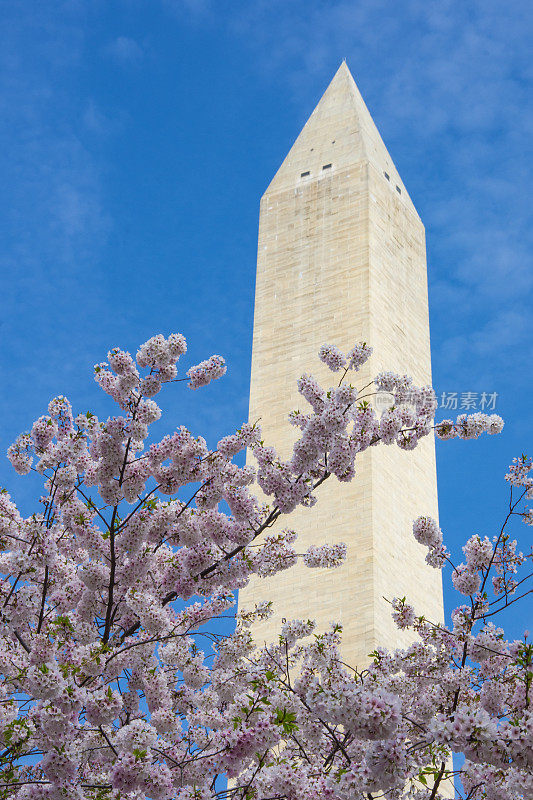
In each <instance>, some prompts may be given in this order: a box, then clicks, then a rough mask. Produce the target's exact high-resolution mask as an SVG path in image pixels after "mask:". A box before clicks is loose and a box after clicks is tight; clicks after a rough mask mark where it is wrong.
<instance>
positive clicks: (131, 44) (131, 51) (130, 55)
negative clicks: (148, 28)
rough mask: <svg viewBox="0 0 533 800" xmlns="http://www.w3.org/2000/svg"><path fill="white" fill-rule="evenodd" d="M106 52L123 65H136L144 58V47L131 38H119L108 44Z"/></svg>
mask: <svg viewBox="0 0 533 800" xmlns="http://www.w3.org/2000/svg"><path fill="white" fill-rule="evenodd" d="M106 52H107V53H108V54H109V55H110V56H112V57H113V58H114V59H116V60H117V61H119V62H120V63H122V64H136V63H138V62H139V61H141V59H142V58H143V56H144V51H143V49H142V47H141V46H140V45H139V44H138V43H137V42H136V41H135V39H132V38H130V37H129V36H118V37H117V38H116V39H114V40H113V41H112V42H110V43H109V44H108V46H107V48H106Z"/></svg>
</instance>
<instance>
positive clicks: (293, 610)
mask: <svg viewBox="0 0 533 800" xmlns="http://www.w3.org/2000/svg"><path fill="white" fill-rule="evenodd" d="M363 341H364V342H367V343H368V344H369V345H371V346H372V347H373V348H374V355H373V356H372V357H371V359H370V360H369V361H368V362H367V364H365V366H364V367H363V369H362V370H361V372H359V373H357V376H356V377H357V384H356V385H357V387H358V388H360V387H362V386H364V385H365V384H367V383H369V381H370V380H371V378H372V377H373V376H374V375H375V374H376V373H378V372H380V371H382V370H384V369H387V370H392V371H394V372H397V373H408V374H409V375H411V376H412V378H413V380H414V382H415V383H416V384H417V385H423V384H428V383H431V362H430V346H429V320H428V299H427V275H426V250H425V236H424V226H423V224H422V222H421V220H420V218H419V216H418V213H417V211H416V209H415V207H414V205H413V202H412V201H411V198H410V197H409V194H408V192H407V189H406V188H405V186H404V184H403V182H402V180H401V178H400V176H399V174H398V171H397V169H396V167H395V166H394V163H393V161H392V159H391V157H390V155H389V153H388V151H387V149H386V147H385V145H384V144H383V141H382V139H381V137H380V135H379V133H378V130H377V128H376V126H375V124H374V122H373V120H372V117H371V116H370V113H369V111H368V109H367V107H366V105H365V103H364V101H363V99H362V97H361V95H360V93H359V90H358V88H357V86H356V84H355V82H354V79H353V78H352V75H351V74H350V71H349V69H348V67H347V65H346V63H344V62H343V63H342V64H341V66H340V67H339V69H338V71H337V73H336V75H335V76H334V78H333V80H332V81H331V83H330V85H329V87H328V88H327V90H326V92H325V94H324V95H323V96H322V98H321V100H320V102H319V103H318V105H317V107H316V108H315V110H314V111H313V113H312V114H311V116H310V118H309V120H308V121H307V123H306V124H305V126H304V128H303V130H302V131H301V133H300V135H299V136H298V138H297V139H296V141H295V143H294V145H293V146H292V148H291V149H290V151H289V153H288V155H287V157H286V158H285V160H284V161H283V163H282V165H281V166H280V168H279V169H278V171H277V173H276V175H275V176H274V178H273V180H272V182H271V183H270V185H269V187H268V188H267V190H266V192H265V194H264V195H263V198H262V200H261V209H260V217H259V246H258V258H257V283H256V294H255V317H254V334H253V353H252V375H251V390H250V416H249V418H250V421H252V422H253V421H256V420H258V419H260V422H261V426H262V429H263V438H264V440H265V442H266V443H267V444H273V445H274V446H275V447H276V448H277V449H278V452H279V453H280V455H281V457H282V458H288V457H289V455H290V453H291V450H292V445H293V443H294V440H295V437H296V432H295V431H294V429H293V428H292V427H291V426H290V424H289V422H288V420H287V415H288V412H289V411H290V410H291V409H295V408H300V410H303V411H305V413H307V409H306V408H305V401H304V400H303V399H302V398H301V396H300V395H299V394H298V392H297V388H296V381H297V379H298V377H299V376H300V375H301V374H302V373H304V372H310V373H312V374H314V375H316V377H317V378H318V379H319V380H320V381H321V383H322V385H324V386H326V387H327V386H330V385H332V383H333V380H332V378H333V376H332V373H331V372H329V370H328V369H327V368H326V367H325V366H324V365H323V364H322V363H320V362H319V360H318V356H317V354H318V350H319V348H320V346H321V345H322V344H323V343H328V344H336V345H338V346H339V347H340V348H341V350H343V351H345V352H347V351H348V350H349V349H350V348H351V347H352V346H353V345H354V344H355V343H356V342H363ZM352 380H354V379H352ZM317 496H318V502H317V504H316V505H315V506H314V507H313V508H311V509H306V508H299V509H298V510H297V511H295V512H294V513H293V514H292V515H291V516H290V517H288V518H287V520H286V523H285V526H286V527H290V528H291V529H294V530H295V531H296V532H297V533H298V536H299V538H298V543H297V549H298V552H303V551H304V550H306V549H307V547H308V546H309V545H310V544H320V543H323V542H329V543H332V542H341V541H343V542H346V544H347V546H348V557H347V560H346V562H345V564H344V565H343V566H342V567H341V568H339V569H336V570H331V569H330V570H319V569H308V568H306V567H304V566H300V565H298V566H296V567H294V568H292V569H290V570H287V571H286V572H282V573H278V574H277V575H276V576H275V577H274V578H273V579H272V580H270V579H259V578H257V579H254V581H253V582H252V583H251V584H250V585H249V586H248V587H247V588H246V589H244V590H242V591H241V593H240V600H239V602H240V605H241V606H242V607H245V608H251V607H253V604H254V603H255V602H260V601H263V600H265V599H271V600H273V601H274V603H275V606H274V607H275V614H274V616H273V617H272V618H271V619H270V620H268V621H267V622H265V623H262V624H261V625H257V626H256V628H255V630H254V633H255V636H256V639H257V640H258V641H259V643H261V642H262V641H263V640H267V641H269V640H273V639H274V638H275V637H276V636H277V634H278V633H279V630H280V626H281V617H286V618H288V619H293V618H303V619H309V618H310V619H315V620H316V621H317V629H318V630H319V631H320V630H325V629H326V628H328V627H329V624H330V622H331V621H339V622H340V623H342V625H343V629H344V633H343V642H344V644H343V651H344V653H343V654H344V657H345V659H346V660H347V661H348V662H349V663H350V664H351V665H352V666H355V665H358V666H364V664H365V663H367V662H368V654H369V653H370V652H371V651H373V650H374V649H375V648H376V647H377V646H387V647H395V646H401V645H402V644H406V643H407V641H409V640H408V639H407V638H403V637H404V634H403V633H401V632H399V631H398V630H397V629H396V627H395V625H394V622H393V620H392V618H391V607H390V605H389V604H388V603H387V601H386V599H384V598H388V599H389V600H392V598H393V597H403V596H406V597H407V599H408V601H410V602H411V603H412V604H413V605H414V606H415V609H416V611H417V613H420V614H425V615H426V616H427V617H428V618H429V619H431V620H433V621H435V622H438V621H440V620H441V619H442V614H443V610H442V585H441V577H440V572H439V571H438V570H434V569H432V568H431V567H428V566H427V565H426V564H425V561H424V557H425V553H426V550H425V548H424V547H422V546H421V545H419V544H418V543H417V542H416V541H415V540H414V538H413V536H412V532H411V530H412V522H413V519H415V518H416V517H417V516H419V515H421V514H428V515H431V516H433V517H434V518H435V519H437V518H438V513H437V481H436V470H435V448H434V440H433V437H430V436H428V437H426V438H425V439H423V440H422V442H421V443H420V444H419V445H418V447H417V448H416V449H415V450H414V451H413V452H410V453H406V452H404V451H402V450H401V449H400V448H398V447H397V446H396V445H390V446H383V445H381V446H379V447H376V448H369V449H368V450H367V451H365V452H364V453H363V454H362V456H359V457H358V458H357V459H356V475H355V478H354V479H353V480H352V481H351V482H350V483H339V482H338V481H337V480H336V479H335V478H333V477H332V478H330V479H329V481H328V482H327V484H326V485H324V486H323V487H321V488H320V489H319V490H318V491H317ZM278 524H281V525H283V518H282V519H281V520H280V523H278Z"/></svg>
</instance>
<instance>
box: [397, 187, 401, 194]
mask: <svg viewBox="0 0 533 800" xmlns="http://www.w3.org/2000/svg"><path fill="white" fill-rule="evenodd" d="M396 191H397V192H398V194H401V193H402V190H401V189H400V187H399V186H397V187H396Z"/></svg>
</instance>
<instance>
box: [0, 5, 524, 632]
mask: <svg viewBox="0 0 533 800" xmlns="http://www.w3.org/2000/svg"><path fill="white" fill-rule="evenodd" d="M0 17H1V25H0V29H1V33H0V37H1V39H2V41H1V47H0V66H1V69H0V73H1V75H2V78H1V85H0V104H1V111H2V113H1V119H2V123H1V129H0V165H1V166H0V169H1V172H2V175H3V189H4V191H3V192H2V199H1V201H0V202H1V204H2V208H1V216H2V233H1V237H2V243H1V247H0V254H1V256H0V257H1V258H2V266H1V277H2V287H1V291H2V295H1V296H2V313H1V317H0V323H1V328H0V331H1V333H2V347H1V350H0V369H1V373H2V392H1V396H0V412H1V414H2V426H1V431H0V436H1V442H0V448H1V450H2V452H4V451H5V448H6V447H7V445H8V444H9V443H10V442H11V441H12V440H13V439H14V438H15V436H16V434H17V433H19V432H20V431H22V430H26V429H27V428H28V427H29V426H30V424H31V422H32V421H33V419H34V418H35V417H36V416H38V415H39V414H41V413H43V411H44V410H45V406H46V404H47V402H48V400H49V398H50V397H52V396H53V395H55V394H59V393H63V394H66V395H68V396H69V397H70V398H71V399H72V401H73V403H74V406H75V408H77V409H79V410H87V409H89V408H90V409H91V410H93V411H96V413H99V414H103V413H105V412H106V410H109V406H108V405H107V402H106V399H105V398H104V396H103V395H102V394H101V392H100V391H99V390H98V389H97V387H96V385H95V384H94V383H93V381H92V365H93V364H94V363H95V362H97V361H101V360H102V359H103V358H105V354H106V352H107V349H108V348H109V347H112V346H115V345H118V346H121V347H124V348H126V349H129V350H135V348H136V347H137V345H138V344H139V343H140V342H142V341H144V340H145V339H146V338H147V337H148V336H150V335H152V334H153V333H157V332H163V333H169V332H171V331H174V330H177V331H181V332H183V333H184V334H185V335H186V336H187V337H188V339H189V343H190V354H191V359H192V362H194V361H197V360H200V359H201V358H203V357H205V356H207V355H210V354H211V353H212V352H220V353H222V354H223V355H224V356H225V357H226V358H227V361H228V365H229V371H228V375H227V377H226V378H225V379H224V380H223V381H220V382H218V383H217V384H215V385H213V386H211V387H210V388H209V389H208V390H205V391H204V392H202V393H197V394H194V395H193V394H192V393H187V392H186V390H184V389H180V388H178V389H177V390H176V392H175V393H172V394H171V393H167V395H166V398H162V400H163V405H164V407H165V408H166V409H167V410H168V412H169V416H168V419H167V423H166V424H167V426H168V427H170V426H172V425H176V424H181V423H184V424H186V425H188V426H190V427H191V429H192V430H194V431H195V432H204V431H206V432H207V433H208V436H209V437H210V438H211V440H212V441H213V442H214V441H216V439H217V438H219V437H220V436H221V435H222V434H224V433H226V432H229V431H231V430H232V429H234V428H235V427H236V426H237V425H238V424H239V423H240V422H241V421H242V420H243V419H245V418H246V414H247V400H248V381H249V366H250V352H251V333H252V314H253V291H254V277H255V255H256V237H257V219H258V204H259V198H260V196H261V194H262V193H263V191H264V189H265V188H266V186H267V185H268V183H269V181H270V179H271V177H272V175H273V174H274V172H275V170H276V169H277V167H278V166H279V164H280V163H281V160H282V159H283V157H284V156H285V154H286V152H287V150H288V149H289V147H290V145H291V144H292V141H293V140H294V138H295V137H296V135H297V134H298V132H299V130H300V129H301V127H302V125H303V123H304V122H305V120H306V119H307V117H308V116H309V114H310V113H311V111H312V109H313V107H314V106H315V104H316V102H317V101H318V99H319V97H320V95H321V94H322V92H323V91H324V89H325V88H326V86H327V84H328V83H329V81H330V79H331V77H332V76H333V74H334V72H335V71H336V69H337V67H338V65H339V63H340V61H341V60H342V58H344V57H346V59H347V60H348V64H349V66H350V69H351V71H352V73H353V75H354V77H355V79H356V81H357V83H358V85H359V88H360V90H361V92H362V94H363V97H364V98H365V100H366V102H367V105H368V106H369V108H370V111H371V113H372V115H373V117H374V119H375V121H376V124H377V126H378V128H379V130H380V132H381V134H382V136H383V138H384V140H385V143H386V145H387V147H388V149H389V152H390V153H391V155H392V157H393V159H394V161H395V163H396V165H397V167H398V169H399V171H400V174H401V175H402V178H403V180H404V182H405V184H406V186H407V187H408V190H409V192H410V194H411V197H412V198H413V200H414V202H415V204H416V206H417V208H418V210H419V212H420V215H421V217H422V219H423V221H424V223H425V225H426V231H427V242H428V264H429V283H430V311H431V332H432V351H433V370H434V383H435V386H436V388H437V389H438V390H439V391H440V392H442V391H446V392H451V391H457V392H459V393H461V392H466V391H473V392H478V393H481V392H483V391H486V392H497V393H498V402H497V408H496V411H498V413H501V414H502V416H504V417H505V419H506V423H507V424H506V428H505V432H504V433H503V434H502V436H500V437H499V438H492V437H491V438H486V439H485V440H483V441H479V442H466V443H465V442H450V443H445V444H442V445H439V447H438V468H439V490H440V508H441V523H442V526H443V528H444V530H445V533H446V536H447V539H448V542H449V544H450V546H451V547H452V548H453V547H454V545H456V543H457V542H459V541H461V539H462V538H464V537H466V536H467V535H470V534H471V533H473V532H477V533H481V534H488V535H492V533H494V532H495V529H496V522H497V521H499V520H500V519H501V518H502V517H503V515H504V508H505V504H506V500H507V493H506V485H505V484H504V482H503V474H504V472H505V469H506V466H507V464H508V463H509V461H510V460H511V458H512V457H513V456H514V455H518V454H520V453H521V452H522V451H526V452H528V450H529V451H530V452H531V449H532V448H531V433H530V430H531V424H530V423H531V405H532V404H531V396H532V391H533V381H532V378H531V369H530V367H531V358H530V352H531V347H530V338H531V335H530V327H531V311H530V308H531V294H532V283H533V272H532V270H531V262H530V253H531V250H532V247H531V238H532V237H531V217H530V214H529V202H528V201H529V199H530V198H529V195H530V191H529V190H530V185H531V179H532V176H531V144H530V143H531V140H532V137H531V133H532V130H531V129H532V127H533V126H532V118H533V114H532V111H531V92H530V89H531V72H532V65H531V59H530V53H529V48H530V40H531V35H532V32H533V30H532V29H533V25H532V15H531V8H530V3H528V2H526V0H470V1H469V0H437V1H435V0H403V1H402V2H392V0H361V2H355V0H328V2H320V1H319V0H283V1H280V0H268V1H267V0H247V1H246V2H241V1H240V0H229V1H228V0H116V1H112V0H110V1H109V2H103V0H72V1H71V2H57V1H56V0H51V1H50V2H47V3H35V2H34V1H33V0H18V1H17V0H9V2H7V1H6V2H3V3H2V4H0ZM332 338H334V337H332ZM391 366H393V365H391ZM0 483H2V484H4V485H6V486H7V487H8V488H9V489H10V490H11V491H12V493H13V494H14V496H15V497H16V498H17V499H18V500H19V501H20V503H21V504H22V506H23V508H24V510H25V511H26V512H28V513H30V512H31V511H32V510H33V506H32V503H31V488H30V484H29V483H28V480H27V479H19V478H17V477H16V476H15V475H14V474H13V473H12V472H11V470H10V468H9V465H8V463H7V461H6V460H3V461H2V462H1V463H0ZM420 511H421V513H423V512H424V509H420ZM498 527H499V526H498ZM448 601H449V602H451V598H448ZM525 615H526V611H525V609H524V612H523V613H522V615H521V619H523V618H524V616H525ZM529 616H531V606H530V608H529Z"/></svg>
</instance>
